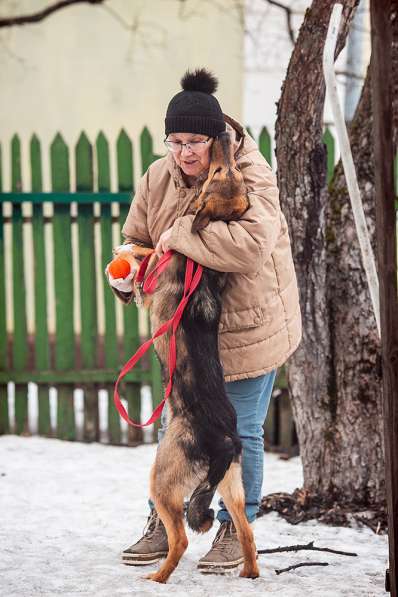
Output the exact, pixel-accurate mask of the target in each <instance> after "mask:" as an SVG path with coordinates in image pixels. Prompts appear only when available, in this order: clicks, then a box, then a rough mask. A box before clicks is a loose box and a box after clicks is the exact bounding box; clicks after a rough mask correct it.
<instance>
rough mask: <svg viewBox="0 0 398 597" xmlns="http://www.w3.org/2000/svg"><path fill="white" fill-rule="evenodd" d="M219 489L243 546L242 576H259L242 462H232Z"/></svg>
mask: <svg viewBox="0 0 398 597" xmlns="http://www.w3.org/2000/svg"><path fill="white" fill-rule="evenodd" d="M217 489H218V491H219V493H220V494H221V497H222V498H223V500H224V504H225V506H226V508H227V510H228V512H229V513H230V515H231V517H232V520H233V523H234V525H235V528H236V531H237V534H238V539H239V541H240V544H241V546H242V551H243V556H244V558H245V560H244V566H243V569H242V571H241V573H240V576H244V577H246V578H257V577H258V576H259V575H260V571H259V569H258V565H257V561H256V546H255V543H254V537H253V531H252V529H251V527H250V524H249V523H248V521H247V518H246V513H245V492H244V489H243V484H242V476H241V467H240V464H238V463H237V462H232V464H231V466H230V467H229V469H228V470H227V472H226V473H225V476H224V478H223V480H222V481H221V482H220V484H219V485H218V488H217Z"/></svg>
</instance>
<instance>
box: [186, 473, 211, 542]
mask: <svg viewBox="0 0 398 597" xmlns="http://www.w3.org/2000/svg"><path fill="white" fill-rule="evenodd" d="M216 488H217V485H213V486H211V485H210V483H209V481H208V479H206V480H205V481H203V483H200V484H199V485H198V486H197V488H196V489H195V491H194V492H193V494H192V496H191V499H190V501H189V505H188V511H187V522H188V525H189V527H190V528H191V529H192V530H193V531H195V532H196V533H206V532H207V531H208V530H209V529H211V527H212V525H213V521H214V510H213V509H212V508H210V507H209V506H210V504H211V500H212V499H213V496H214V494H215V491H216Z"/></svg>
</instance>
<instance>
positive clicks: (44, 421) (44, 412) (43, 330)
mask: <svg viewBox="0 0 398 597" xmlns="http://www.w3.org/2000/svg"><path fill="white" fill-rule="evenodd" d="M30 164H31V187H32V192H33V193H41V192H42V190H43V183H42V167H41V149H40V141H39V139H38V138H37V136H36V135H33V136H32V138H31V140H30ZM32 212H33V213H32V235H33V264H34V265H33V267H34V295H35V330H34V334H35V368H36V369H37V370H39V371H43V370H44V371H46V370H48V369H49V368H50V348H49V338H48V325H47V293H46V289H47V276H46V255H45V240H44V236H45V235H44V217H43V204H42V203H34V204H33V209H32ZM37 394H38V401H39V421H38V432H39V435H47V436H49V435H51V421H50V400H49V386H48V384H42V383H40V382H38V384H37Z"/></svg>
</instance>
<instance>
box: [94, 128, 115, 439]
mask: <svg viewBox="0 0 398 597" xmlns="http://www.w3.org/2000/svg"><path fill="white" fill-rule="evenodd" d="M96 147H97V170H98V191H99V192H109V191H110V190H111V180H110V167H109V144H108V141H107V140H106V138H105V135H104V134H103V133H102V132H100V133H99V135H98V137H97V141H96ZM100 225H101V266H102V267H101V271H104V270H105V267H106V266H107V264H108V263H109V261H110V260H111V259H112V206H111V204H110V203H101V224H100ZM104 311H105V335H104V364H105V367H107V368H108V367H109V368H110V369H114V370H115V376H116V371H117V367H118V365H119V360H120V359H119V354H118V346H117V334H116V312H115V297H114V294H113V292H112V291H111V289H110V288H109V287H108V284H107V283H106V281H105V283H104ZM105 389H106V390H107V392H108V441H109V443H111V444H120V443H121V433H120V417H119V413H118V412H117V410H116V408H115V406H114V403H113V384H106V385H105Z"/></svg>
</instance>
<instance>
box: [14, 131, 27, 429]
mask: <svg viewBox="0 0 398 597" xmlns="http://www.w3.org/2000/svg"><path fill="white" fill-rule="evenodd" d="M11 156H12V157H11V159H12V162H11V168H12V183H11V187H12V191H13V192H14V193H20V192H21V191H22V176H21V146H20V141H19V137H18V136H17V135H14V137H13V138H12V141H11ZM12 269H13V272H12V278H13V309H14V325H13V344H12V347H13V351H12V357H13V369H14V370H15V371H25V370H26V369H27V368H28V356H29V347H28V332H27V325H26V286H25V272H24V258H23V223H22V204H21V203H15V204H14V205H13V210H12ZM15 432H16V433H18V434H27V433H29V423H28V386H27V384H22V383H16V384H15Z"/></svg>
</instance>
